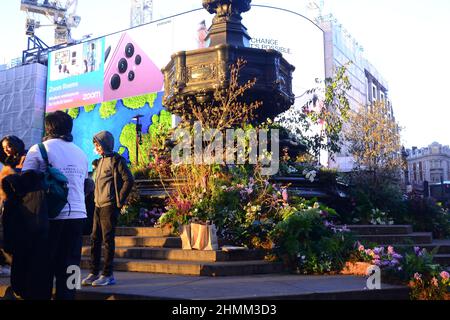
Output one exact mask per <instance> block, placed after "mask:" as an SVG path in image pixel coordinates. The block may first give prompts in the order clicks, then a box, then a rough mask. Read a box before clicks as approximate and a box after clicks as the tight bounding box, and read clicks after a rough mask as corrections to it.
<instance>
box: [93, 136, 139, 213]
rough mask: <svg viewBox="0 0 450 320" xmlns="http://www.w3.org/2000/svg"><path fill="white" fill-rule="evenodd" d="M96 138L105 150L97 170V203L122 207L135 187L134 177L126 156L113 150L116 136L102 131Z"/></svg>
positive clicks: (98, 205) (104, 205)
mask: <svg viewBox="0 0 450 320" xmlns="http://www.w3.org/2000/svg"><path fill="white" fill-rule="evenodd" d="M94 140H95V141H97V142H98V143H99V144H100V145H101V146H102V148H103V150H104V152H105V154H104V155H103V156H102V157H101V159H100V160H99V162H98V165H97V169H96V170H95V192H94V194H95V205H96V206H97V207H106V206H110V205H116V206H117V207H118V208H121V207H122V206H123V205H125V202H126V199H127V197H128V195H129V194H130V192H131V189H132V188H133V184H134V177H133V175H132V173H131V171H130V169H129V168H128V166H127V163H126V160H125V158H123V157H122V156H121V155H119V154H118V153H116V152H114V151H113V148H114V137H113V136H112V134H111V133H110V132H108V131H101V132H99V133H97V134H96V135H95V136H94Z"/></svg>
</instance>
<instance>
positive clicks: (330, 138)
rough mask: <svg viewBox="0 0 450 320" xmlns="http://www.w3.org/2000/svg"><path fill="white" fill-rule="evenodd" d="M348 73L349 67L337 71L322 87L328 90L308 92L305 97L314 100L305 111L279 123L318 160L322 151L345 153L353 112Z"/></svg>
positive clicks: (286, 116) (290, 112)
mask: <svg viewBox="0 0 450 320" xmlns="http://www.w3.org/2000/svg"><path fill="white" fill-rule="evenodd" d="M346 71H347V65H345V66H342V67H340V68H338V69H336V73H335V76H334V77H333V78H327V79H325V81H324V83H322V84H324V87H325V90H324V89H323V87H322V88H321V87H318V88H314V89H311V90H307V91H306V92H305V94H308V95H309V96H311V97H312V98H311V99H309V100H308V102H307V103H306V104H305V105H304V106H303V107H302V108H295V107H293V108H291V109H289V110H288V111H287V112H285V113H283V114H281V115H280V116H279V117H278V118H277V120H276V121H277V122H278V123H279V124H281V125H282V126H283V127H285V128H286V129H287V130H289V131H290V132H291V133H292V134H293V135H294V136H296V138H297V139H298V140H299V141H302V142H303V143H304V144H305V145H306V146H307V148H308V151H309V152H310V153H311V154H312V155H314V156H315V159H316V160H318V159H319V155H320V151H321V150H326V151H328V152H329V153H330V155H331V156H332V155H333V154H334V153H336V152H339V151H340V149H341V142H340V134H341V131H342V127H343V124H344V122H345V121H347V119H348V112H349V109H350V104H349V102H348V99H347V96H346V93H347V91H348V90H350V89H351V85H350V81H349V78H348V76H347V74H346ZM319 95H323V96H324V98H323V99H321V98H320V97H319Z"/></svg>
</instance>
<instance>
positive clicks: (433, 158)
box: [406, 142, 450, 185]
mask: <svg viewBox="0 0 450 320" xmlns="http://www.w3.org/2000/svg"><path fill="white" fill-rule="evenodd" d="M407 154H408V156H407V158H406V160H407V163H408V179H409V181H408V182H409V183H410V184H413V185H414V184H416V185H419V184H423V182H425V181H427V182H429V183H441V182H443V181H450V147H449V146H443V145H441V144H439V143H437V142H433V143H432V144H430V145H429V146H428V147H425V148H421V149H418V148H417V147H413V148H412V149H408V150H407Z"/></svg>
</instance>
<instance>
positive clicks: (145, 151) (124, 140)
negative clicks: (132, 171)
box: [119, 123, 151, 165]
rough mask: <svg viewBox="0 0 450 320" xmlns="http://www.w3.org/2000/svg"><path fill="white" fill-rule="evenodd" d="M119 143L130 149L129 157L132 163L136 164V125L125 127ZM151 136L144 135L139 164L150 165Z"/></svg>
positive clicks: (130, 124) (131, 124) (140, 147)
mask: <svg viewBox="0 0 450 320" xmlns="http://www.w3.org/2000/svg"><path fill="white" fill-rule="evenodd" d="M119 142H120V144H121V145H122V146H124V147H126V148H127V149H128V156H129V158H130V162H131V163H133V164H134V163H136V124H134V123H129V124H127V125H125V126H124V127H123V129H122V132H121V133H120V137H119ZM150 146H151V145H150V135H149V134H142V144H141V145H140V146H139V164H140V165H145V164H148V163H149V151H150Z"/></svg>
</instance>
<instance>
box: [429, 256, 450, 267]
mask: <svg viewBox="0 0 450 320" xmlns="http://www.w3.org/2000/svg"><path fill="white" fill-rule="evenodd" d="M433 262H435V263H438V264H440V265H441V266H450V254H436V255H434V257H433Z"/></svg>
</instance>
